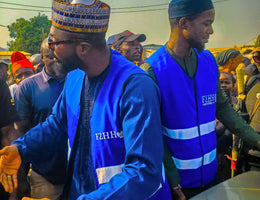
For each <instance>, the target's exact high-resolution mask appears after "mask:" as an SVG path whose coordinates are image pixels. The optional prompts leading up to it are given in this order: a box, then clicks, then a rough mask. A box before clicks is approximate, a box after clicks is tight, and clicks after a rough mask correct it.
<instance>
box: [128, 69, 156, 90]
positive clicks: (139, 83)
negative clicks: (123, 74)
mask: <svg viewBox="0 0 260 200" xmlns="http://www.w3.org/2000/svg"><path fill="white" fill-rule="evenodd" d="M126 86H127V87H131V88H133V89H134V90H135V89H136V90H139V89H140V90H146V91H147V90H153V89H155V90H157V89H158V86H157V85H156V83H155V82H154V80H153V79H152V78H151V77H150V76H149V74H147V73H135V74H132V75H131V76H129V77H128V79H127V80H126V81H125V84H124V88H125V87H126Z"/></svg>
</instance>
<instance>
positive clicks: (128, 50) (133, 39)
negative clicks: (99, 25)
mask: <svg viewBox="0 0 260 200" xmlns="http://www.w3.org/2000/svg"><path fill="white" fill-rule="evenodd" d="M145 40H146V36H145V35H144V34H134V33H132V32H130V31H129V30H126V31H123V32H122V33H118V34H117V35H116V36H115V38H114V41H113V48H114V49H115V50H117V51H118V52H119V53H121V54H122V55H123V56H125V57H126V59H127V60H129V61H131V62H133V63H135V64H136V65H137V66H140V65H141V64H143V60H142V52H141V51H142V49H141V48H140V45H141V44H140V42H144V41H145Z"/></svg>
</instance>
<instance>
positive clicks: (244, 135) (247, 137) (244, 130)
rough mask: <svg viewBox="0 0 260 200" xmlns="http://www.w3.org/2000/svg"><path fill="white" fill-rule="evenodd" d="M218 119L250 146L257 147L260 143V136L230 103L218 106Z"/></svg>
mask: <svg viewBox="0 0 260 200" xmlns="http://www.w3.org/2000/svg"><path fill="white" fill-rule="evenodd" d="M216 117H217V118H218V119H219V121H221V122H222V123H223V124H224V125H225V127H226V128H227V129H229V130H230V131H231V132H232V133H234V134H235V135H236V136H238V137H240V138H241V139H243V140H244V141H245V142H247V143H248V144H249V145H251V146H253V147H255V146H256V144H257V142H258V141H260V134H258V133H257V132H255V131H254V129H253V128H252V127H251V126H250V125H248V124H247V123H246V121H245V120H243V118H242V117H241V116H240V115H239V114H238V113H237V112H236V111H235V110H234V109H233V108H232V107H231V106H230V105H229V104H228V103H222V104H218V105H217V112H216Z"/></svg>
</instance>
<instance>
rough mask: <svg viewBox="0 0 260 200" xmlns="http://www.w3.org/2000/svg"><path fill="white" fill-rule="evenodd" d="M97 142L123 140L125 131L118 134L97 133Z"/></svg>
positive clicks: (109, 132) (113, 132)
mask: <svg viewBox="0 0 260 200" xmlns="http://www.w3.org/2000/svg"><path fill="white" fill-rule="evenodd" d="M95 135H96V140H110V139H117V138H120V139H122V138H123V137H124V135H123V131H121V132H117V131H107V132H104V133H96V134H95Z"/></svg>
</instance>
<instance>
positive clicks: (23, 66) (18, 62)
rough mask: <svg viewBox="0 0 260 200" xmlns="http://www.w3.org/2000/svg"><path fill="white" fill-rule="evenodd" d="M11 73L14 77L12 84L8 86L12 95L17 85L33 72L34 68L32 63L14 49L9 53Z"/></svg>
mask: <svg viewBox="0 0 260 200" xmlns="http://www.w3.org/2000/svg"><path fill="white" fill-rule="evenodd" d="M11 63H12V65H11V69H10V70H11V74H12V76H13V79H14V83H15V84H13V85H11V86H10V87H9V89H10V92H11V95H12V97H14V92H15V89H16V87H17V85H18V84H19V83H20V82H21V81H22V80H24V79H26V78H28V77H30V76H32V75H34V74H35V69H34V67H33V65H32V63H31V62H30V61H29V60H27V58H26V56H25V55H24V54H22V53H21V52H19V51H15V52H13V53H12V55H11Z"/></svg>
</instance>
